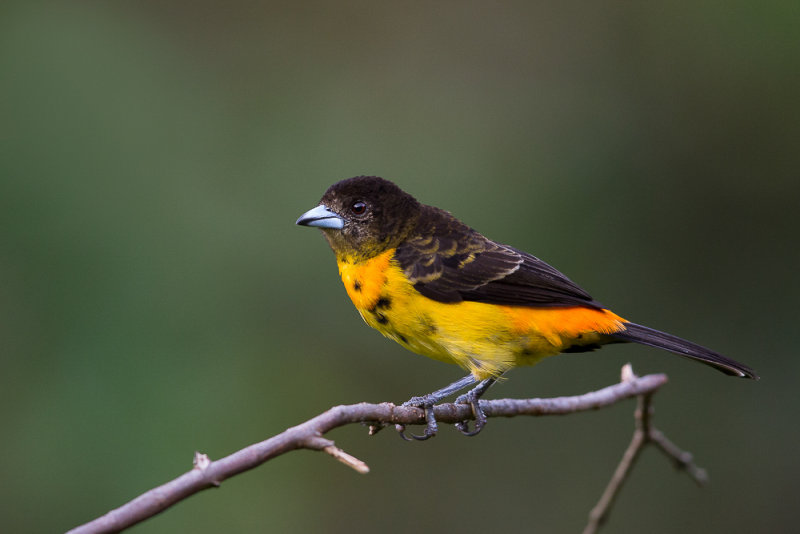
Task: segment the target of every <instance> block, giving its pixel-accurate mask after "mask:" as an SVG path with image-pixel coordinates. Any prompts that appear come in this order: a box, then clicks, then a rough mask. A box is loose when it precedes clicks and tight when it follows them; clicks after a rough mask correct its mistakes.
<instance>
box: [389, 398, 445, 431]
mask: <svg viewBox="0 0 800 534" xmlns="http://www.w3.org/2000/svg"><path fill="white" fill-rule="evenodd" d="M403 406H415V407H417V408H422V409H423V410H424V411H425V422H426V423H427V424H426V425H425V432H423V433H422V435H421V436H418V435H417V434H408V435H406V426H405V425H395V430H397V433H398V434H400V437H401V438H403V439H404V440H406V441H411V439H409V436H410V437H411V438H413V439H415V440H417V441H425V440H426V439H430V438H432V437H434V436H435V435H436V434H437V433H438V432H439V425H438V423H437V422H436V417H435V416H434V415H433V404H431V403H430V402H429V401H428V400H427V399H425V398H424V397H413V398H412V399H410V400H408V401H406V402H404V403H403Z"/></svg>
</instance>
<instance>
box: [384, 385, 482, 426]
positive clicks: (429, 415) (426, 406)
mask: <svg viewBox="0 0 800 534" xmlns="http://www.w3.org/2000/svg"><path fill="white" fill-rule="evenodd" d="M475 382H477V380H476V379H475V377H474V376H472V375H467V376H465V377H464V378H462V379H461V380H456V381H455V382H453V383H452V384H450V385H448V386H445V387H443V388H442V389H437V390H436V391H434V392H433V393H428V394H427V395H421V396H419V397H411V398H410V399H408V400H407V401H406V402H404V403H403V406H415V407H417V408H422V409H423V410H424V411H425V421H426V422H427V425H426V426H425V432H424V433H423V434H422V435H421V436H417V435H416V434H411V437H412V438H414V439H417V440H420V441H422V440H426V439H428V438H432V437H433V436H435V435H436V432H438V431H439V426H438V425H437V424H436V418H435V417H434V416H433V405H434V404H436V403H438V402H439V401H441V400H442V399H444V398H445V397H448V396H450V395H452V394H453V393H455V392H457V391H460V390H462V389H464V388H465V387H467V386H471V385H472V384H474V383H475ZM484 382H485V380H484ZM481 383H483V382H481ZM478 387H480V386H478ZM487 387H488V386H487ZM476 389H477V388H476ZM395 428H397V431H398V432H399V433H400V437H402V438H403V439H404V440H406V441H411V440H410V439H409V438H408V436H406V434H405V430H406V427H405V425H396V426H395Z"/></svg>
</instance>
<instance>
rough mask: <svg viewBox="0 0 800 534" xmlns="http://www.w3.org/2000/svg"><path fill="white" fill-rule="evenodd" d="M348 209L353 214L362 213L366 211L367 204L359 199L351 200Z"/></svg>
mask: <svg viewBox="0 0 800 534" xmlns="http://www.w3.org/2000/svg"><path fill="white" fill-rule="evenodd" d="M350 211H351V212H352V213H353V215H364V214H365V213H366V212H367V204H366V203H365V202H362V201H361V200H358V201H356V202H353V205H352V206H350Z"/></svg>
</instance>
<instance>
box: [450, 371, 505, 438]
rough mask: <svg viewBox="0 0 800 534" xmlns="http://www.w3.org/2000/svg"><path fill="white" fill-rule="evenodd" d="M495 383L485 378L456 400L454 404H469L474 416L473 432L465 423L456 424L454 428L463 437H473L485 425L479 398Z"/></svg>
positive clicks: (494, 379) (484, 416)
mask: <svg viewBox="0 0 800 534" xmlns="http://www.w3.org/2000/svg"><path fill="white" fill-rule="evenodd" d="M495 382H497V378H495V377H493V378H487V379H486V380H483V381H482V382H481V383H480V384H478V385H477V386H475V387H474V388H472V389H471V390H469V391H468V392H466V393H464V394H463V395H461V396H460V397H458V398H457V399H456V404H469V405H470V407H472V415H474V416H475V428H474V429H473V430H470V429H469V423H467V421H461V422H460V423H456V425H455V426H456V428H457V429H458V430H459V431H460V432H461V433H462V434H464V435H465V436H475V435H477V434H478V433H479V432H480V431H481V430H483V426H484V425H485V424H486V414H485V413H483V410H482V409H481V406H480V398H481V396H482V395H483V394H484V393H486V390H487V389H489V388H490V387H491V386H492V384H494V383H495Z"/></svg>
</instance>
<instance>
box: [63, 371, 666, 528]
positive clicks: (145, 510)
mask: <svg viewBox="0 0 800 534" xmlns="http://www.w3.org/2000/svg"><path fill="white" fill-rule="evenodd" d="M666 382H667V377H666V375H661V374H659V375H647V376H643V377H633V378H632V379H630V380H625V381H623V382H621V383H619V384H614V385H612V386H608V387H606V388H603V389H601V390H598V391H593V392H590V393H586V394H584V395H577V396H574V397H558V398H552V399H499V400H489V401H484V400H482V401H480V403H481V404H480V405H481V408H482V409H483V411H484V413H485V414H486V417H514V416H517V415H532V416H539V415H564V414H570V413H576V412H581V411H586V410H594V409H598V408H602V407H604V406H609V405H611V404H614V403H616V402H619V401H621V400H624V399H628V398H631V397H636V396H640V395H649V394H652V393H653V392H655V391H656V390H657V389H658V388H659V387H661V386H662V385H664V384H665V383H666ZM434 414H435V416H436V420H437V421H438V422H440V423H443V424H455V423H459V422H461V421H465V420H468V419H473V414H472V408H471V407H470V406H469V405H468V404H439V405H437V406H435V407H434ZM351 423H365V424H368V425H370V429H371V433H375V432H377V430H379V429H380V428H382V427H384V426H386V425H396V424H403V425H419V424H425V415H424V411H423V410H421V409H419V408H413V407H403V406H395V405H394V404H390V403H382V404H367V403H361V404H352V405H347V406H336V407H334V408H331V409H330V410H328V411H326V412H324V413H322V414H320V415H318V416H316V417H314V418H313V419H310V420H308V421H306V422H305V423H302V424H300V425H297V426H295V427H292V428H289V429H288V430H286V431H284V432H282V433H281V434H278V435H277V436H273V437H271V438H269V439H267V440H265V441H262V442H260V443H256V444H253V445H250V446H249V447H245V448H244V449H242V450H240V451H237V452H235V453H233V454H231V455H229V456H226V457H225V458H221V459H219V460H216V461H213V462H212V461H210V460H209V459H208V457H207V456H205V455H201V454H199V453H197V455H196V457H195V468H194V469H192V470H191V471H189V472H187V473H185V474H183V475H181V476H179V477H178V478H176V479H174V480H172V481H170V482H167V483H166V484H164V485H162V486H159V487H157V488H154V489H152V490H150V491H147V492H145V493H143V494H142V495H140V496H139V497H137V498H135V499H133V500H132V501H130V502H128V503H127V504H124V505H122V506H120V507H119V508H117V509H115V510H112V511H110V512H108V513H107V514H105V515H103V516H101V517H99V518H97V519H95V520H93V521H91V522H89V523H86V524H85V525H82V526H79V527H76V528H75V529H73V530H71V531H70V534H79V533H80V534H86V533H98V532H119V531H121V530H124V529H126V528H128V527H130V526H132V525H135V524H136V523H139V522H141V521H143V520H145V519H147V518H149V517H152V516H154V515H156V514H158V513H160V512H162V511H164V510H166V509H167V508H169V507H170V506H172V505H173V504H175V503H177V502H179V501H181V500H183V499H186V498H187V497H189V496H190V495H193V494H195V493H198V492H200V491H202V490H205V489H208V488H212V487H216V486H219V485H220V484H221V483H222V482H223V481H224V480H226V479H228V478H230V477H232V476H235V475H237V474H239V473H242V472H243V471H247V470H249V469H253V468H254V467H257V466H259V465H261V464H263V463H264V462H266V461H268V460H271V459H272V458H275V457H276V456H279V455H281V454H283V453H286V452H289V451H293V450H297V449H312V450H320V451H324V452H326V453H327V454H329V455H331V456H332V457H334V458H336V459H337V460H339V461H341V462H343V463H344V464H346V465H348V466H350V467H352V468H353V469H355V470H356V471H358V472H359V473H366V472H368V471H369V467H367V465H366V464H365V463H364V462H362V461H361V460H359V459H357V458H355V457H353V456H351V455H349V454H347V453H345V452H344V451H342V450H341V449H339V448H337V447H336V446H335V445H334V443H333V441H330V440H327V439H324V438H323V437H322V436H323V435H324V434H325V433H327V432H329V431H330V430H333V429H334V428H337V427H340V426H344V425H347V424H351Z"/></svg>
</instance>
